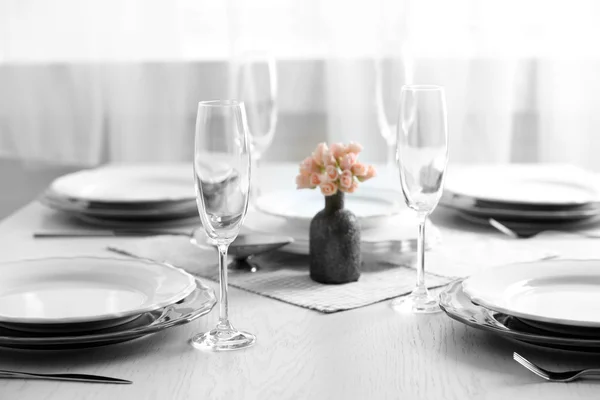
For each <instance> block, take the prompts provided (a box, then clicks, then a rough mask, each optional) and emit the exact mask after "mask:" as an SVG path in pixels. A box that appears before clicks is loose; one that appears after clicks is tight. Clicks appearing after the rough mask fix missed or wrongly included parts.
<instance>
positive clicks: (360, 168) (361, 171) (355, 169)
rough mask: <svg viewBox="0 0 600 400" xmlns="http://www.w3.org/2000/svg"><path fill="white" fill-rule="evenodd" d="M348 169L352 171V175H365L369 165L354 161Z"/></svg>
mask: <svg viewBox="0 0 600 400" xmlns="http://www.w3.org/2000/svg"><path fill="white" fill-rule="evenodd" d="M350 170H351V171H352V173H353V174H354V176H358V177H361V176H366V175H367V172H368V171H369V167H368V166H366V165H365V164H363V163H361V162H356V163H355V164H354V165H353V166H352V167H351V168H350Z"/></svg>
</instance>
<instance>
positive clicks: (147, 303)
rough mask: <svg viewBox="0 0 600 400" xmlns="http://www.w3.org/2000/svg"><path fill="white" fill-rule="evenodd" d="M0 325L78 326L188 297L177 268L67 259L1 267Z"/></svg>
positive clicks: (190, 284) (187, 282) (190, 283)
mask: <svg viewBox="0 0 600 400" xmlns="http://www.w3.org/2000/svg"><path fill="white" fill-rule="evenodd" d="M0 277H2V278H1V279H0V322H2V323H17V324H80V323H85V322H95V321H103V320H110V319H117V318H119V319H120V318H125V317H128V316H133V315H138V314H141V313H144V312H148V311H152V310H156V309H159V308H162V307H166V306H168V305H170V304H173V303H175V302H177V301H179V300H181V299H183V298H185V297H186V296H187V295H189V294H190V293H191V292H192V291H193V290H194V288H195V287H196V283H195V281H194V278H193V277H192V276H191V275H190V274H188V273H186V272H184V271H183V270H181V269H178V268H175V267H172V266H170V265H167V264H162V263H156V262H151V261H145V260H137V259H136V260H133V259H118V258H100V257H72V258H58V257H57V258H42V259H34V260H20V261H12V262H5V263H2V264H0Z"/></svg>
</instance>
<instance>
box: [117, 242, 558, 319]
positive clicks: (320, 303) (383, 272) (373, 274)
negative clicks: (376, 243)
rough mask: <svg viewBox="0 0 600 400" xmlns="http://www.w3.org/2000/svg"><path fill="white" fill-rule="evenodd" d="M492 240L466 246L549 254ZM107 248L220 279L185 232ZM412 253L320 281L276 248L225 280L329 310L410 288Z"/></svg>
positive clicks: (371, 259)
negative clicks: (347, 278)
mask: <svg viewBox="0 0 600 400" xmlns="http://www.w3.org/2000/svg"><path fill="white" fill-rule="evenodd" d="M495 244H496V247H494V246H490V242H489V241H488V242H486V247H485V251H481V249H479V253H478V252H477V245H476V244H475V245H474V244H469V248H471V249H475V251H473V252H472V254H476V255H478V256H479V257H478V259H477V260H475V262H479V263H481V265H485V266H490V265H493V264H494V261H493V260H494V259H498V260H500V262H501V263H504V262H506V261H507V260H511V261H513V262H517V261H533V260H537V259H541V258H547V257H549V256H551V253H549V252H546V251H540V250H536V249H534V248H531V249H528V250H523V251H520V252H517V253H516V254H515V255H514V257H512V258H511V257H510V255H509V254H510V253H508V252H507V249H506V245H505V244H506V241H503V240H497V241H496V243H495ZM503 244H504V245H503ZM509 246H510V244H509ZM109 249H110V250H112V251H116V252H119V253H121V254H127V255H131V256H135V257H143V258H148V259H152V260H156V261H163V262H167V263H170V264H172V265H175V266H177V267H181V268H183V269H185V270H186V271H188V272H190V273H192V274H194V275H197V276H200V277H203V278H207V279H211V280H213V281H218V268H217V252H216V250H213V249H202V248H199V247H197V246H195V245H193V244H191V243H190V241H189V239H187V238H185V237H180V236H158V237H152V238H145V239H140V240H135V241H131V242H127V243H125V242H123V243H119V244H117V245H114V246H110V247H109ZM447 253H448V252H447V251H446V252H443V253H440V254H437V255H436V256H437V260H436V262H442V263H443V262H444V261H443V260H447V262H448V263H450V264H452V263H456V260H455V259H454V260H453V259H452V257H448V254H447ZM453 253H456V254H462V257H465V258H466V257H469V254H468V253H465V250H464V249H461V248H456V249H454V251H453ZM440 257H441V259H440ZM414 258H415V255H414V253H407V254H395V255H389V254H386V255H379V256H372V255H370V256H368V257H364V260H363V265H362V275H361V277H360V279H359V280H358V282H352V283H347V284H342V285H324V284H321V283H317V282H314V281H312V280H311V279H310V277H309V273H308V265H309V264H308V256H305V255H297V254H289V253H285V252H282V251H277V252H272V253H269V254H266V255H261V256H257V257H256V258H255V259H254V260H253V262H254V263H256V264H257V265H259V267H260V269H259V271H258V272H255V273H250V272H247V271H235V270H230V271H231V273H230V274H229V285H231V286H233V287H236V288H239V289H243V290H247V291H250V292H253V293H256V294H259V295H262V296H266V297H270V298H273V299H277V300H280V301H284V302H286V303H290V304H294V305H297V306H301V307H305V308H309V309H312V310H316V311H320V312H323V313H333V312H338V311H344V310H351V309H354V308H358V307H363V306H366V305H369V304H373V303H377V302H380V301H384V300H387V299H391V298H394V297H398V296H402V295H406V294H408V293H410V291H411V290H412V289H413V288H414V285H415V280H416V273H415V270H414V268H412V267H411V266H412V265H414ZM434 259H435V258H434ZM432 261H433V260H432ZM471 261H472V260H471ZM448 271H449V273H448V274H447V275H448V276H442V275H436V274H432V273H427V274H426V283H427V285H428V287H429V288H433V287H439V286H442V285H445V284H447V283H449V282H450V281H452V280H454V279H455V278H456V277H457V275H453V274H452V272H451V269H449V270H448Z"/></svg>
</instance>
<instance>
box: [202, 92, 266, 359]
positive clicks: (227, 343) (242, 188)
mask: <svg viewBox="0 0 600 400" xmlns="http://www.w3.org/2000/svg"><path fill="white" fill-rule="evenodd" d="M250 158H251V157H250V146H249V143H248V128H247V123H246V116H245V111H244V105H243V103H241V102H238V101H236V100H224V101H221V100H217V101H203V102H200V103H199V104H198V115H197V119H196V143H195V151H194V174H195V182H196V185H195V186H196V201H197V203H198V211H199V214H200V218H201V219H202V226H203V227H204V230H205V231H206V234H207V236H208V237H209V238H210V239H211V240H212V241H213V242H214V243H215V244H216V246H217V248H218V252H219V284H220V287H219V288H220V291H219V322H218V324H217V327H216V328H215V329H213V330H211V331H210V332H206V333H201V334H198V335H196V336H194V337H193V338H192V339H191V342H192V344H193V345H194V346H195V347H197V348H201V349H209V350H215V351H222V350H236V349H241V348H245V347H248V346H251V345H253V344H254V342H255V341H256V337H255V336H254V335H252V334H250V333H247V332H243V331H238V330H236V329H235V328H234V327H233V325H232V324H231V323H230V322H229V316H228V301H227V249H228V248H229V244H230V243H231V242H233V240H234V239H235V238H236V237H237V235H238V233H239V231H240V228H241V226H242V224H243V222H244V218H245V216H246V211H247V209H248V192H249V189H250V171H251V167H250Z"/></svg>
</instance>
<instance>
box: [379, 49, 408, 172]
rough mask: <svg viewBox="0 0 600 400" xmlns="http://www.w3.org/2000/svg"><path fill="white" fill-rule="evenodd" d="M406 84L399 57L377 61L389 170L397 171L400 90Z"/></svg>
mask: <svg viewBox="0 0 600 400" xmlns="http://www.w3.org/2000/svg"><path fill="white" fill-rule="evenodd" d="M405 83H406V73H405V66H404V63H403V60H402V58H400V57H399V56H389V57H379V58H376V59H375V102H376V106H377V121H378V124H379V131H380V132H381V136H383V138H384V139H385V142H386V144H387V159H386V161H387V167H388V170H389V171H390V172H391V171H395V169H396V130H397V127H398V110H399V109H400V90H401V88H402V86H403V85H404V84H405Z"/></svg>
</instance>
